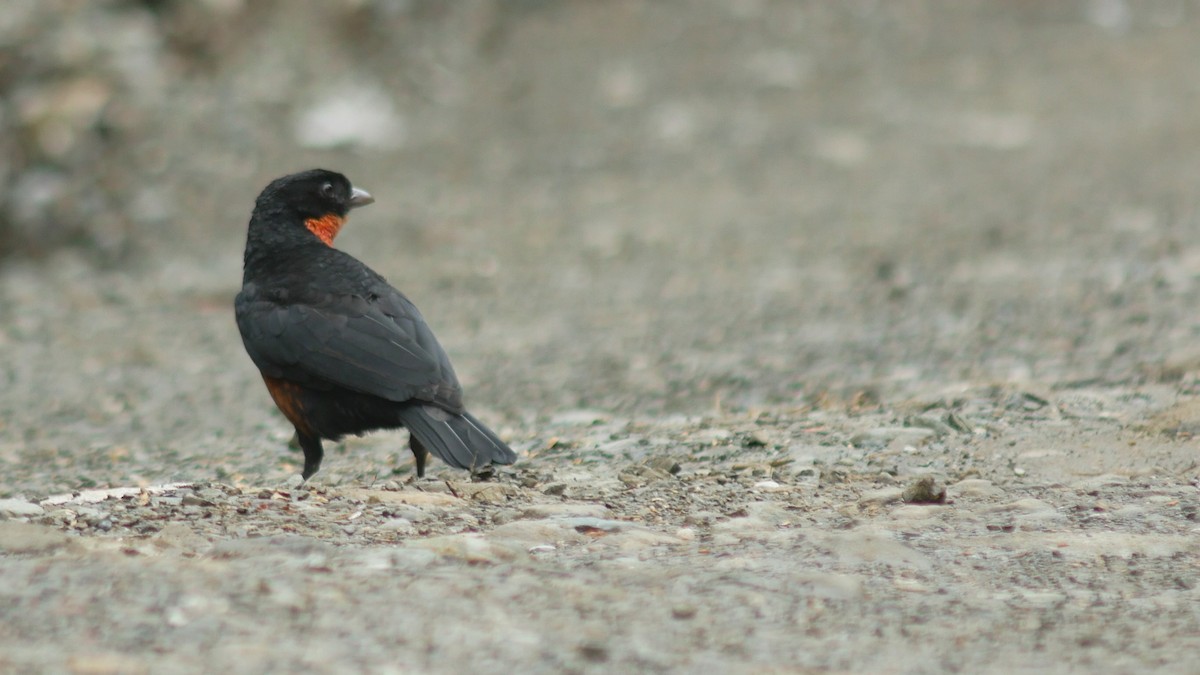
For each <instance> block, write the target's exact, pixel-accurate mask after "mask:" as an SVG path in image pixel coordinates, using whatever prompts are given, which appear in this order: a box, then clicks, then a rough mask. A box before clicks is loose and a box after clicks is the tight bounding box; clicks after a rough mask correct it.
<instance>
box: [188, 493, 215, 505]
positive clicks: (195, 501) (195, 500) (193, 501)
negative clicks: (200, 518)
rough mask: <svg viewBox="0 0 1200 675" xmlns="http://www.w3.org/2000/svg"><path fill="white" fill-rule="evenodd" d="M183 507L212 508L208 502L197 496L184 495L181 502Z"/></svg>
mask: <svg viewBox="0 0 1200 675" xmlns="http://www.w3.org/2000/svg"><path fill="white" fill-rule="evenodd" d="M181 503H182V504H183V505H184V506H213V503H212V502H210V501H209V500H207V499H205V498H203V497H201V496H200V495H198V494H186V495H184V496H183V501H182V502H181Z"/></svg>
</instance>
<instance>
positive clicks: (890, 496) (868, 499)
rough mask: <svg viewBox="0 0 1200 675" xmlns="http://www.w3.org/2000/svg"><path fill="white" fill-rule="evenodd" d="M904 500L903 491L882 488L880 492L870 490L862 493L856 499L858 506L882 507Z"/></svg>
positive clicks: (894, 488)
mask: <svg viewBox="0 0 1200 675" xmlns="http://www.w3.org/2000/svg"><path fill="white" fill-rule="evenodd" d="M903 498H904V490H901V489H900V488H898V487H888V488H882V489H880V490H871V491H870V492H864V493H863V494H862V496H861V497H859V498H858V505H859V506H883V505H885V504H894V503H896V502H898V501H900V500H901V499H903Z"/></svg>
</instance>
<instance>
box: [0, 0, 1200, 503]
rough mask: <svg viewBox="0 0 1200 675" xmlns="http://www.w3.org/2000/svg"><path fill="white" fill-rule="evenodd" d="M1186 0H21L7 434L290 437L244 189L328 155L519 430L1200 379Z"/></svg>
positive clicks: (119, 463) (2, 183)
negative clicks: (259, 360) (249, 329)
mask: <svg viewBox="0 0 1200 675" xmlns="http://www.w3.org/2000/svg"><path fill="white" fill-rule="evenodd" d="M1198 29H1200V3H1197V2H1194V1H1192V0H1186V1H1185V0H1142V1H1139V2H1125V1H1123V0H1062V1H1053V2H1044V1H1041V0H1012V1H1010V2H986V1H983V0H979V1H974V2H971V1H963V0H946V1H943V2H925V1H917V0H889V1H866V0H853V1H846V2H836V3H830V2H800V1H794V0H786V1H784V0H780V1H771V0H719V1H718V0H701V1H697V2H650V1H641V0H612V1H604V2H598V1H595V0H520V1H517V0H513V1H508V2H501V1H500V0H478V1H475V2H449V1H446V0H442V1H438V0H390V1H389V0H331V1H328V2H283V1H282V0H256V1H255V2H248V1H246V0H195V1H189V2H184V1H182V0H144V1H142V2H136V1H133V0H125V1H117V0H107V1H85V0H9V1H8V2H7V3H6V4H5V8H4V11H3V12H2V15H0V128H2V132H0V321H2V323H0V355H2V357H0V464H7V465H8V467H9V468H11V469H13V471H14V472H15V473H10V474H9V475H10V480H13V481H25V483H26V484H35V485H44V486H45V489H46V490H51V489H57V488H63V487H71V486H75V485H79V484H81V483H97V482H99V483H104V482H108V481H128V480H130V479H131V478H138V477H140V478H145V479H152V480H166V479H170V478H172V477H175V476H176V475H193V474H194V473H195V467H196V466H200V467H202V469H203V471H205V472H213V473H215V474H216V475H218V476H223V475H228V472H231V471H243V472H246V471H250V472H253V471H261V472H266V473H269V472H273V471H276V470H277V461H278V459H279V457H280V450H279V446H280V444H281V443H282V441H285V440H286V437H287V435H288V434H287V428H286V425H285V424H284V423H283V421H282V418H280V417H279V416H278V415H277V414H276V413H274V411H273V408H272V406H271V404H270V401H269V399H268V397H267V396H266V395H265V392H264V391H262V390H261V384H260V383H259V381H258V376H257V373H256V372H255V371H254V370H253V367H252V366H251V364H250V362H249V359H248V358H247V357H246V356H245V355H244V353H242V349H241V345H240V342H239V339H238V336H237V333H236V329H235V328H234V325H233V320H232V313H231V304H230V303H231V300H232V297H233V295H234V294H235V293H236V292H237V290H238V288H239V287H240V273H241V248H242V245H243V242H244V233H245V224H246V221H247V219H248V217H249V213H250V209H251V206H252V204H253V200H254V197H255V196H256V194H257V193H258V191H259V190H260V189H261V188H262V187H263V186H264V185H265V184H266V183H267V182H268V181H269V180H270V179H272V178H275V177H277V176H279V175H282V174H285V173H290V172H292V171H295V170H299V169H304V168H309V167H313V166H321V167H325V168H330V169H336V170H340V171H342V172H344V173H346V174H347V175H348V176H349V177H350V178H351V180H352V181H353V182H354V183H355V184H356V185H358V186H360V187H363V188H365V189H367V190H369V191H370V192H371V193H372V194H374V195H375V196H376V198H377V202H376V204H374V205H373V206H371V207H370V208H369V209H364V210H362V211H361V212H356V213H355V215H354V218H353V219H352V221H351V223H350V225H349V226H348V227H347V228H346V229H345V230H343V233H342V235H341V237H340V238H339V240H338V243H339V246H340V247H342V248H344V249H345V250H347V251H349V252H351V253H353V254H355V255H357V256H359V257H361V258H362V259H364V260H365V261H366V262H367V263H368V264H370V265H371V266H373V267H374V268H375V269H377V270H378V271H379V272H381V273H382V274H384V275H385V276H387V277H388V278H389V280H391V281H392V282H393V283H394V284H395V285H396V286H398V287H399V288H401V289H402V290H404V291H405V292H406V293H408V294H409V295H410V296H411V297H412V298H413V299H414V301H415V302H417V304H418V305H419V306H420V307H422V309H423V311H424V313H425V315H426V317H427V318H428V319H429V320H430V322H431V324H432V325H433V326H434V328H435V329H436V330H437V331H438V333H439V335H440V336H441V338H442V341H443V343H444V344H445V345H446V347H447V349H448V350H449V352H450V354H451V356H452V357H453V358H454V359H455V363H456V365H457V367H458V370H459V372H460V375H461V376H462V379H463V381H464V384H465V385H466V386H467V388H468V399H469V401H470V402H471V403H472V406H473V407H474V408H476V409H478V410H480V411H481V415H480V416H481V417H484V418H485V419H489V420H490V421H493V422H495V423H496V424H497V426H500V427H502V428H504V429H506V430H507V433H510V434H513V437H514V438H521V437H522V436H521V434H526V435H528V434H531V433H534V432H533V431H531V430H534V429H537V428H538V427H539V425H540V424H542V423H543V422H544V421H545V420H547V419H552V418H553V417H554V416H555V415H559V414H563V413H564V411H572V410H580V409H584V410H600V411H606V412H608V413H615V414H622V415H628V416H633V417H646V416H651V417H652V416H662V415H667V414H676V413H685V414H703V413H707V412H711V411H714V410H753V409H759V408H765V407H777V408H783V409H786V408H789V407H797V408H799V407H811V406H821V405H830V404H836V403H840V402H849V403H852V404H856V405H857V404H866V405H870V404H872V403H878V402H888V401H896V400H898V399H900V398H902V397H914V396H923V395H937V394H936V392H939V391H943V390H945V389H946V388H948V387H953V386H955V385H956V384H958V383H963V382H969V383H980V382H998V383H1006V382H1037V383H1042V384H1044V385H1045V386H1070V385H1071V384H1072V383H1080V382H1092V383H1096V382H1099V383H1114V384H1136V383H1138V382H1144V381H1150V380H1153V381H1171V382H1176V381H1178V382H1179V383H1180V385H1179V386H1180V390H1181V391H1183V392H1188V391H1191V390H1192V387H1193V384H1192V379H1191V377H1192V375H1191V373H1192V372H1193V371H1195V370H1196V369H1197V366H1198V365H1200V350H1198V349H1197V348H1196V345H1198V344H1200V340H1197V335H1196V333H1197V324H1196V321H1195V318H1194V308H1195V307H1196V301H1197V300H1198V299H1200V297H1198V293H1200V285H1198V284H1197V278H1196V273H1197V270H1198V269H1200V247H1198V246H1197V245H1196V243H1195V242H1196V241H1197V230H1198V229H1200V222H1198V213H1197V205H1198V201H1197V190H1196V181H1195V178H1196V176H1197V175H1200V174H1198V171H1197V169H1198V168H1200V153H1198V152H1197V147H1198V146H1200V143H1198V141H1200V116H1198V115H1197V113H1196V111H1197V110H1200V105H1198V104H1200V77H1197V75H1198V68H1200V40H1197V39H1196V35H1197V34H1198V32H1197V30H1198ZM930 392H934V393H932V394H931V393H930ZM355 442H358V441H355ZM375 442H376V441H369V440H367V441H362V443H368V444H370V443H375ZM378 443H379V444H380V445H379V446H378V447H380V448H383V447H384V446H385V445H386V446H389V447H390V445H394V444H395V439H387V440H385V441H378ZM372 447H375V446H372ZM381 452H382V450H381ZM389 452H391V451H390V450H389ZM248 458H251V459H248ZM335 464H336V463H335ZM17 467H24V468H21V469H18V468H17ZM29 467H37V470H38V471H42V472H49V473H48V474H45V475H43V474H40V473H38V474H36V475H35V473H34V469H33V468H29ZM30 481H32V483H30ZM12 489H13V488H12V486H3V487H0V492H5V491H9V492H11V491H12Z"/></svg>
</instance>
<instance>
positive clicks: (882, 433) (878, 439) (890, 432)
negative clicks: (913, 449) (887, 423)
mask: <svg viewBox="0 0 1200 675" xmlns="http://www.w3.org/2000/svg"><path fill="white" fill-rule="evenodd" d="M935 435H936V433H935V432H934V431H933V430H932V429H925V428H922V427H878V428H875V429H868V430H866V431H861V432H859V433H857V434H854V435H853V436H851V437H850V443H851V444H852V445H854V446H855V447H858V448H883V447H885V446H887V445H889V444H891V443H892V442H893V441H901V442H903V443H905V444H908V445H920V444H921V442H922V441H925V440H928V439H930V438H933V437H934V436H935Z"/></svg>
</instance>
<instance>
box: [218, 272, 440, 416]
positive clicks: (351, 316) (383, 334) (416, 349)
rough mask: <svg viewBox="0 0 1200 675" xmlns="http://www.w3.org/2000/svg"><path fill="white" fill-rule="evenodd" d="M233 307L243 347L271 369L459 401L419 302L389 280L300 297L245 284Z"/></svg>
mask: <svg viewBox="0 0 1200 675" xmlns="http://www.w3.org/2000/svg"><path fill="white" fill-rule="evenodd" d="M236 314H237V323H238V328H239V329H240V330H241V333H242V341H243V342H244V343H245V345H246V351H248V352H249V353H250V358H251V359H253V360H254V363H255V365H257V366H258V367H259V369H260V370H262V371H263V373H264V374H266V375H268V376H271V377H277V378H282V379H286V380H290V381H293V382H296V383H298V384H302V385H308V386H313V387H318V388H326V387H329V386H337V387H343V388H346V389H350V390H352V391H357V392H361V393H365V394H371V395H374V396H379V397H380V398H385V399H388V400H390V401H397V402H402V401H408V400H412V399H417V400H421V401H426V402H430V403H434V404H437V405H438V406H440V407H444V408H446V409H448V410H451V411H454V412H459V411H461V409H462V387H461V386H460V385H459V383H458V378H457V377H456V376H455V374H454V369H453V367H452V366H451V365H450V359H449V358H448V357H447V356H446V353H445V351H444V350H443V349H442V347H441V345H439V344H438V341H437V338H435V337H434V335H433V331H432V330H430V328H429V326H428V325H427V324H426V323H425V319H424V318H423V317H422V316H421V313H420V312H419V311H417V308H416V307H415V306H414V305H413V304H412V303H411V302H409V300H408V299H407V298H405V297H404V296H403V295H401V294H400V293H399V292H398V291H395V290H394V289H392V288H390V287H389V288H386V289H379V291H378V292H377V293H372V294H371V295H370V296H369V297H368V298H363V297H360V296H358V295H349V296H346V295H342V296H334V295H326V296H321V297H318V298H315V299H313V298H309V302H307V303H303V304H301V303H282V302H276V301H272V300H269V299H266V298H263V297H260V296H259V295H258V294H255V293H253V292H250V293H248V292H246V290H243V292H242V294H240V295H239V296H238V299H237V302H236Z"/></svg>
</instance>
